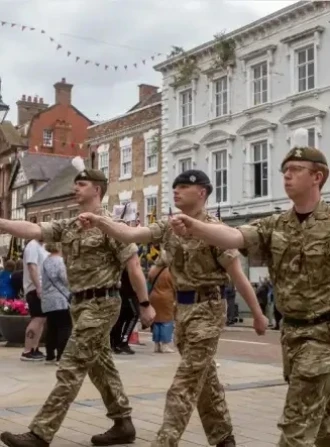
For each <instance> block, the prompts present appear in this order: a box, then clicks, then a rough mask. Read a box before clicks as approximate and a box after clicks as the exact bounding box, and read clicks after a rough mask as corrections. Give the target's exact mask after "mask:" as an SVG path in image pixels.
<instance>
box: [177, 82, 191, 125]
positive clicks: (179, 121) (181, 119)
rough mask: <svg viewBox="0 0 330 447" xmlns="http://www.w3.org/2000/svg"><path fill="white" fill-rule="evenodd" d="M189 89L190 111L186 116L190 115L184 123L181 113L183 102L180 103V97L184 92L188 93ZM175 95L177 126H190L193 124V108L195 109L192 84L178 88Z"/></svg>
mask: <svg viewBox="0 0 330 447" xmlns="http://www.w3.org/2000/svg"><path fill="white" fill-rule="evenodd" d="M189 91H190V94H191V102H190V104H191V113H190V114H189V115H188V116H190V120H189V122H188V124H184V121H183V120H184V115H183V113H182V108H183V103H182V101H181V99H182V98H183V95H184V94H185V93H188V92H189ZM177 95H178V112H179V113H178V127H179V128H181V129H185V128H187V127H190V126H193V125H194V111H195V110H194V109H195V107H194V90H193V87H192V86H189V87H185V88H183V89H181V90H179V91H178V92H177ZM187 104H189V103H187Z"/></svg>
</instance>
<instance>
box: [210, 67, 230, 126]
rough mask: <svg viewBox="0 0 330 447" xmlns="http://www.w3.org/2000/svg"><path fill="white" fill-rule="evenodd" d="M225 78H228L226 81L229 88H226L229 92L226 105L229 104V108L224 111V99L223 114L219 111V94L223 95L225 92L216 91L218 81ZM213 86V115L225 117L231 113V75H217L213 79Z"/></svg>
mask: <svg viewBox="0 0 330 447" xmlns="http://www.w3.org/2000/svg"><path fill="white" fill-rule="evenodd" d="M224 79H226V83H227V88H226V93H227V102H226V106H227V110H226V112H224V110H223V104H224V103H223V101H222V106H221V109H222V110H221V114H218V113H217V110H218V109H217V97H218V96H220V95H221V96H222V97H223V94H224V91H222V92H221V93H220V94H217V91H216V85H217V83H218V82H220V81H222V80H224ZM212 86H213V94H212V97H213V98H212V99H213V102H214V113H213V117H214V118H221V117H223V116H228V115H229V110H230V83H229V76H228V74H225V75H222V76H219V77H217V78H216V79H214V80H213V82H212Z"/></svg>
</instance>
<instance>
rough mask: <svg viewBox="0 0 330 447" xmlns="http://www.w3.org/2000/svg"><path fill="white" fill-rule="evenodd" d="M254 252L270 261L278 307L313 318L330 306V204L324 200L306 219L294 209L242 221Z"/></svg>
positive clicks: (294, 315)
mask: <svg viewBox="0 0 330 447" xmlns="http://www.w3.org/2000/svg"><path fill="white" fill-rule="evenodd" d="M239 230H240V231H241V232H242V234H243V236H244V240H245V247H246V250H247V252H248V253H249V255H251V256H252V257H254V258H258V259H262V260H264V261H266V263H267V265H268V268H269V273H270V277H271V279H272V282H273V284H274V289H275V296H276V302H277V307H278V309H279V311H280V312H281V313H282V314H283V315H284V316H288V317H291V318H297V319H312V318H315V317H317V316H319V315H322V314H324V313H326V312H330V281H329V278H330V207H329V205H327V204H326V203H325V202H323V201H321V202H319V204H318V206H317V208H316V209H315V210H314V212H313V213H312V214H311V215H310V216H309V217H308V218H307V219H306V220H305V221H304V222H302V223H300V222H299V220H298V218H297V216H296V213H295V211H294V210H293V209H291V210H289V211H287V212H284V213H283V214H276V215H273V216H270V217H266V218H264V219H260V220H257V221H255V222H253V223H252V224H250V225H242V226H241V227H239Z"/></svg>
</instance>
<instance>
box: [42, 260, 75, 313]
mask: <svg viewBox="0 0 330 447" xmlns="http://www.w3.org/2000/svg"><path fill="white" fill-rule="evenodd" d="M42 267H43V274H46V276H47V278H48V280H49V282H50V283H51V285H52V286H53V287H55V289H56V290H57V291H58V292H60V294H61V295H62V296H64V298H65V299H66V300H67V301H68V303H69V306H70V303H71V293H70V294H69V297H67V296H66V295H65V294H64V293H63V291H62V290H61V289H60V288H58V287H57V285H56V284H54V282H53V280H52V279H51V277H50V276H49V275H48V273H47V270H46V268H45V265H44V264H43V266H42Z"/></svg>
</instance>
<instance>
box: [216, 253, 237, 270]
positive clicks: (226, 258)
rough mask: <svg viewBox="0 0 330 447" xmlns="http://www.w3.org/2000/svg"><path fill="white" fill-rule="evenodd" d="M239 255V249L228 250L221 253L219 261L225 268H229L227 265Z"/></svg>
mask: <svg viewBox="0 0 330 447" xmlns="http://www.w3.org/2000/svg"><path fill="white" fill-rule="evenodd" d="M238 257H239V252H238V250H226V251H223V252H222V253H220V254H219V256H218V261H219V263H220V264H221V265H222V267H223V268H224V269H227V267H228V266H229V265H230V264H231V263H232V262H233V260H234V259H236V258H238Z"/></svg>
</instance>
